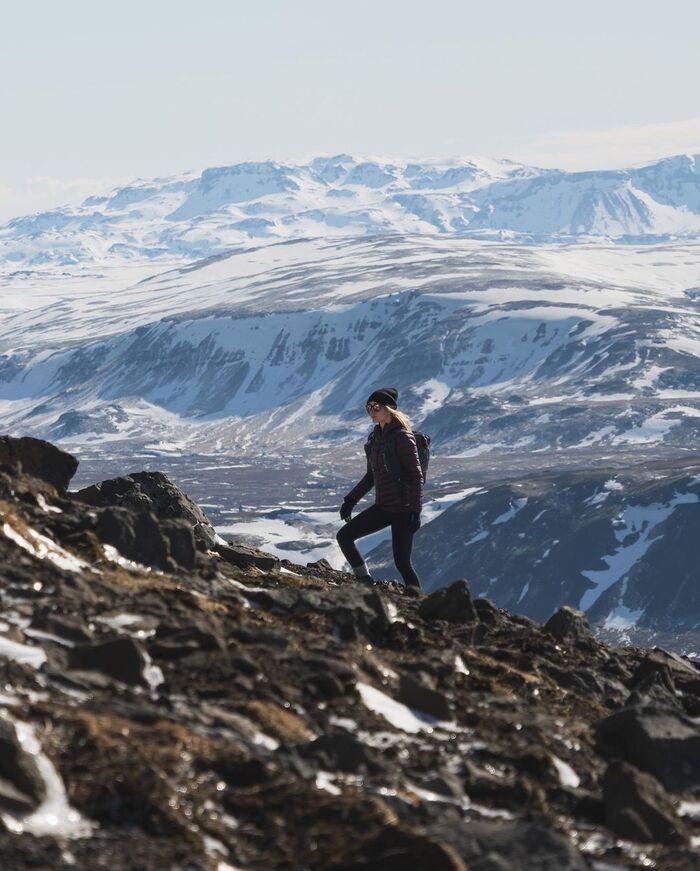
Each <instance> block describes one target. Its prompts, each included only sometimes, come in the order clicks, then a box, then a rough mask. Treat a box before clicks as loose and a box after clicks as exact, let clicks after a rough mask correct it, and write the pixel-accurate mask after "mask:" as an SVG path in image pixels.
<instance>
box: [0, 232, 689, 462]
mask: <svg viewBox="0 0 700 871" xmlns="http://www.w3.org/2000/svg"><path fill="white" fill-rule="evenodd" d="M699 255H700V245H699V244H698V243H694V244H691V243H684V244H679V243H675V244H670V245H665V246H662V245H657V246H640V247H637V248H634V247H632V246H625V247H624V248H620V247H615V246H610V245H603V246H598V247H594V246H591V245H588V246H556V247H547V246H529V247H526V248H523V247H522V246H519V245H508V244H505V243H495V242H483V241H476V240H471V239H450V238H446V237H443V236H432V237H429V236H410V237H403V236H388V237H384V238H382V239H378V238H369V239H368V238H365V237H360V238H356V239H352V240H332V239H331V240H314V241H303V240H299V241H287V242H283V243H277V244H273V245H266V246H262V247H259V248H257V249H247V250H243V251H238V252H234V253H231V254H228V255H221V256H219V257H215V258H210V259H207V260H203V261H200V262H198V263H194V264H189V265H186V266H181V267H176V268H174V269H170V270H168V271H166V272H164V273H162V274H158V275H154V276H151V277H149V278H146V279H142V280H140V281H137V282H135V283H134V284H132V285H131V286H127V287H124V288H122V289H120V292H119V293H113V292H111V290H110V289H109V288H102V286H101V285H100V282H99V281H98V282H95V283H94V284H93V283H92V282H90V281H88V280H83V282H82V283H80V282H78V283H77V284H76V285H75V289H74V290H72V289H71V286H70V283H69V282H67V280H60V281H57V282H56V283H55V284H54V285H51V284H50V283H48V284H45V285H43V286H42V285H40V284H38V285H36V286H32V285H31V284H30V283H29V280H27V282H25V287H24V288H23V292H22V294H21V295H18V296H17V297H16V298H15V302H14V308H12V297H9V298H8V301H7V302H6V304H7V305H8V306H9V307H10V308H11V310H10V311H9V312H7V313H6V315H5V317H4V318H3V320H2V325H1V326H0V354H1V355H2V356H0V411H1V412H2V419H3V421H4V424H5V426H6V427H8V428H10V430H11V431H13V432H19V431H21V432H30V433H32V434H34V435H40V436H42V437H49V438H52V439H61V440H66V439H67V440H69V441H70V442H71V443H74V444H75V443H76V440H77V442H85V440H87V441H90V440H94V439H96V438H97V439H102V440H104V439H126V440H130V439H135V440H136V441H137V442H139V443H141V444H143V443H144V441H146V442H152V441H153V440H154V439H155V440H162V441H168V442H170V443H178V444H180V446H181V447H182V448H183V449H185V445H188V446H189V449H191V450H193V449H197V450H199V449H203V448H204V449H210V450H217V451H228V452H230V453H233V454H238V455H244V454H249V453H250V454H252V455H257V454H258V453H259V452H260V450H261V449H262V447H263V446H265V447H266V448H267V449H270V450H274V451H276V452H280V451H284V450H288V449H289V446H290V445H305V446H307V447H309V448H311V447H316V448H319V449H320V448H324V449H327V450H329V451H331V452H332V451H333V450H334V448H335V447H336V446H337V445H338V444H339V443H342V442H347V441H351V440H356V439H357V438H358V436H359V435H361V433H363V432H364V431H365V429H366V424H367V421H366V418H365V416H364V412H363V407H362V406H363V400H364V397H365V393H366V386H367V384H368V383H374V382H376V383H391V384H396V385H397V386H398V387H399V389H400V390H401V393H402V407H403V408H404V409H405V410H406V411H407V412H408V413H409V415H410V416H411V419H412V420H413V421H414V423H415V424H416V425H420V426H422V427H426V428H427V431H429V432H431V433H432V434H433V437H434V439H435V444H436V446H439V448H440V450H441V452H442V453H443V454H449V455H451V456H454V457H472V456H476V455H479V454H483V453H488V452H504V451H505V452H512V451H522V450H523V449H526V450H527V451H528V452H537V451H547V450H551V449H564V448H577V449H589V448H593V447H596V448H602V449H604V450H608V449H610V448H625V449H628V448H631V449H634V448H636V447H637V446H639V445H654V444H665V445H669V446H676V447H680V446H683V445H685V444H686V443H687V442H688V440H689V439H695V438H697V436H698V435H699V434H700V375H699V372H700V369H699V368H698V363H697V361H698V359H699V357H700V316H699V314H698V300H697V298H696V294H695V291H694V288H697V287H699V286H700V256H699ZM27 288H30V289H32V290H33V292H32V293H29V294H27V292H26V290H27ZM38 336H41V344H40V345H39V344H38V342H37V337H38Z"/></svg>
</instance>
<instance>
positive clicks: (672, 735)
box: [595, 704, 700, 792]
mask: <svg viewBox="0 0 700 871" xmlns="http://www.w3.org/2000/svg"><path fill="white" fill-rule="evenodd" d="M595 734H596V745H597V747H598V749H599V751H600V752H601V753H602V754H603V755H604V756H606V757H607V758H615V757H616V758H618V759H623V760H625V761H627V762H629V763H631V764H632V765H635V766H636V767H637V768H639V769H641V770H642V771H648V772H649V773H650V774H653V775H654V777H656V778H657V779H658V780H660V781H661V783H662V784H663V785H664V786H665V787H666V789H668V790H670V791H671V792H683V791H684V790H686V789H692V788H694V787H697V786H699V785H700V727H698V724H697V723H696V722H695V721H694V720H692V719H691V718H690V717H687V716H685V715H684V714H682V713H680V712H679V711H677V710H675V709H674V708H670V707H668V706H661V705H655V704H651V705H636V706H634V707H631V708H623V709H622V710H620V711H616V712H615V713H613V714H611V715H610V716H609V717H606V718H605V719H604V720H601V721H600V722H599V723H598V725H597V727H596V733H595Z"/></svg>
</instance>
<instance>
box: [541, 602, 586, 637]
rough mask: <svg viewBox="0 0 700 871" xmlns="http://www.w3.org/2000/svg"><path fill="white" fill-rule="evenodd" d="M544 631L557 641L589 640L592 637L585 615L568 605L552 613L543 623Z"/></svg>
mask: <svg viewBox="0 0 700 871" xmlns="http://www.w3.org/2000/svg"><path fill="white" fill-rule="evenodd" d="M544 631H545V632H548V633H549V634H550V635H552V636H553V637H554V638H556V639H557V641H589V640H591V639H592V638H593V631H592V630H591V627H590V625H589V623H588V620H587V619H586V615H585V614H584V613H583V612H582V611H578V610H577V609H576V608H572V607H571V606H569V605H564V606H563V607H561V608H560V609H559V610H558V611H556V612H555V613H554V614H552V616H551V617H550V618H549V620H547V622H546V623H545V624H544Z"/></svg>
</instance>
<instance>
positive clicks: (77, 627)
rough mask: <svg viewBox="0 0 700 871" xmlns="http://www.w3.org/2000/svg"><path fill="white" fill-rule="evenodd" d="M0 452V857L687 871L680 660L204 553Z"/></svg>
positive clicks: (153, 494)
mask: <svg viewBox="0 0 700 871" xmlns="http://www.w3.org/2000/svg"><path fill="white" fill-rule="evenodd" d="M76 466H77V463H76V462H75V460H73V458H71V457H70V456H68V455H67V454H64V453H62V452H61V451H59V450H57V449H56V448H54V447H53V446H51V445H49V444H47V443H45V442H40V441H36V440H33V439H10V438H2V439H0V514H1V518H0V523H2V533H3V534H2V535H0V584H1V585H2V586H1V589H2V614H0V621H1V622H0V673H1V678H0V680H1V685H0V820H1V821H2V822H1V823H0V829H1V830H2V831H1V832H0V866H1V867H2V868H7V869H29V868H31V869H73V871H74V869H77V868H80V869H82V868H85V869H93V868H110V869H139V871H148V869H158V871H161V869H188V871H189V869H217V871H231V869H239V871H243V869H250V871H258V869H260V871H272V869H295V871H296V869H298V871H304V869H335V871H341V869H342V871H350V869H358V871H359V869H367V871H370V869H373V871H392V869H401V871H404V869H409V868H410V869H417V871H421V869H430V871H464V869H471V871H507V869H518V871H520V869H523V871H525V869H527V871H539V869H542V871H545V869H546V871H578V869H598V871H607V869H614V868H658V869H664V871H674V869H678V871H680V869H683V871H686V869H692V868H700V663H698V662H697V661H695V662H694V661H692V660H690V659H687V658H681V657H678V656H675V655H673V654H670V653H666V652H664V651H662V650H652V651H647V650H640V649H634V648H624V649H613V648H610V647H606V646H605V645H603V644H600V643H599V642H597V641H596V639H595V638H594V636H593V634H592V632H591V630H590V629H589V627H588V625H587V623H586V622H585V620H584V619H583V618H582V616H581V615H580V614H578V613H577V612H575V611H572V610H570V609H562V610H560V611H559V612H557V613H556V614H555V615H553V616H552V617H551V618H550V619H549V620H548V621H547V623H546V624H545V625H544V626H541V625H539V624H537V623H535V622H533V621H532V620H530V619H528V618H525V617H520V616H516V615H513V614H510V613H508V612H506V611H503V610H500V609H498V608H496V607H495V606H494V605H493V604H492V603H491V602H489V601H488V600H486V599H477V600H472V597H471V594H470V591H469V586H468V584H467V582H466V581H464V580H455V582H454V583H453V584H452V585H451V586H449V587H447V588H444V589H442V590H439V591H437V592H436V593H433V594H432V595H430V596H419V595H411V594H410V592H407V591H405V590H404V589H403V588H402V587H401V586H400V585H398V584H395V583H391V582H390V583H383V584H381V585H377V586H374V587H367V586H363V585H361V584H360V583H358V582H356V581H355V580H354V579H353V578H352V577H351V576H349V575H346V574H344V573H342V572H336V571H333V570H331V569H330V568H328V567H327V566H326V565H323V564H316V565H312V566H308V567H300V566H296V565H293V564H292V563H289V562H287V561H283V562H282V563H281V564H280V563H279V562H278V561H277V560H276V559H274V558H273V557H270V556H267V555H265V554H261V553H259V552H257V551H253V550H250V549H247V548H245V547H240V546H236V545H235V544H230V543H229V544H227V543H223V542H222V541H221V540H220V539H219V538H218V537H217V536H216V534H215V532H214V530H213V529H212V527H211V525H210V524H209V523H208V521H207V519H206V517H205V516H204V514H203V513H202V512H201V511H200V510H199V509H198V508H197V506H196V505H194V504H193V503H192V502H190V501H189V500H188V499H187V497H186V496H185V495H184V494H182V493H181V492H180V491H179V490H177V488H176V487H174V485H172V483H171V482H169V481H168V479H167V478H166V477H165V476H163V475H160V474H158V473H139V474H134V475H130V476H128V477H124V478H121V479H116V480H114V481H110V482H104V483H103V484H101V485H96V486H94V487H90V488H87V489H85V490H82V491H79V492H77V493H68V491H67V487H68V484H69V481H70V478H71V476H72V474H73V473H74V472H75V468H76Z"/></svg>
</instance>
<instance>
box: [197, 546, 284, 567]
mask: <svg viewBox="0 0 700 871" xmlns="http://www.w3.org/2000/svg"><path fill="white" fill-rule="evenodd" d="M212 550H214V551H215V552H216V553H218V554H219V556H220V557H221V558H222V559H225V560H226V562H228V563H231V565H234V566H239V568H248V567H249V566H256V567H257V568H259V569H263V570H264V571H274V570H276V569H278V568H279V565H280V561H279V560H278V559H277V557H276V556H272V554H269V553H264V552H263V551H261V550H256V549H255V548H254V547H247V546H246V545H244V544H233V543H232V542H229V543H228V544H214V545H213V546H212Z"/></svg>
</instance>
